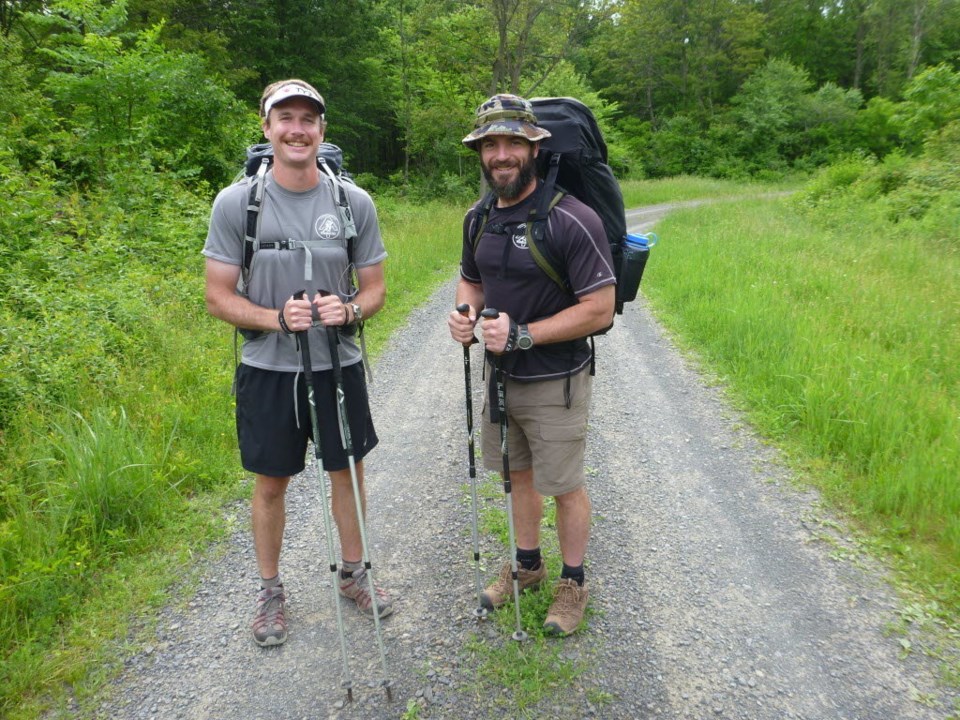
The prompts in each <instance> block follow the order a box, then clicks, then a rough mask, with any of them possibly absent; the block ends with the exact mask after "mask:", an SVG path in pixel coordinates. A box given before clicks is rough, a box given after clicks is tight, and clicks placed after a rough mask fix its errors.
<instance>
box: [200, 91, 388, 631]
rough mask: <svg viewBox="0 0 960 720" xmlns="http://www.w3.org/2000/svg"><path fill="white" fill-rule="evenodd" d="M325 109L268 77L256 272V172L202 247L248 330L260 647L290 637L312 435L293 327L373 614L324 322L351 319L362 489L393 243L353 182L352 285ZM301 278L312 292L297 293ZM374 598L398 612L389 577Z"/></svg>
mask: <svg viewBox="0 0 960 720" xmlns="http://www.w3.org/2000/svg"><path fill="white" fill-rule="evenodd" d="M325 112H326V106H325V104H324V101H323V98H322V97H321V95H320V93H318V92H317V90H316V89H315V88H313V87H312V86H311V85H309V84H308V83H306V82H303V81H302V80H296V79H292V80H283V81H280V82H275V83H272V84H271V85H268V86H267V88H266V89H265V90H264V92H263V96H262V97H261V99H260V117H261V127H262V130H263V134H264V136H265V137H266V139H267V140H268V141H269V142H270V143H271V144H272V146H273V152H274V160H273V164H272V166H271V168H270V170H269V171H268V172H267V173H266V175H265V177H264V179H263V183H264V185H263V188H262V189H263V200H262V208H261V212H260V213H259V215H260V217H259V230H258V240H259V243H260V245H259V249H258V250H256V252H255V254H254V257H253V259H252V262H250V264H249V283H247V282H246V278H243V281H242V282H241V269H242V267H241V266H242V265H243V263H244V252H245V232H246V221H247V208H248V189H249V186H248V183H246V182H239V183H236V184H233V185H231V186H229V187H227V188H225V189H224V190H222V191H221V192H220V193H219V195H218V196H217V198H216V200H215V201H214V203H213V209H212V212H211V216H210V227H209V232H208V235H207V239H206V243H205V245H204V249H203V254H204V255H205V256H206V303H207V310H208V311H209V312H210V314H211V315H213V316H214V317H217V318H219V319H221V320H224V321H226V322H227V323H230V324H231V325H233V326H235V327H236V328H238V329H239V331H240V334H242V335H243V336H244V342H243V350H242V354H241V360H240V364H239V365H238V367H237V369H236V377H235V389H236V421H237V437H238V441H239V445H240V459H241V463H242V465H243V468H244V469H245V470H247V471H248V472H251V473H253V474H254V490H253V503H252V525H253V540H254V547H255V550H256V556H257V566H258V569H259V572H260V590H259V593H258V596H257V604H256V612H255V615H254V620H253V637H254V640H255V641H256V643H257V644H258V645H261V646H266V645H279V644H281V643H283V642H284V641H285V640H286V638H287V622H286V617H285V615H284V604H285V602H286V593H285V591H284V587H283V582H282V580H281V578H280V567H279V561H280V549H281V545H282V542H283V531H284V524H285V518H286V515H285V505H284V497H285V493H286V489H287V485H288V484H289V482H290V477H291V476H293V475H296V474H298V473H300V472H301V471H302V470H303V469H304V467H305V453H306V448H307V439H308V438H310V437H311V425H310V412H309V407H308V403H307V393H306V388H305V384H304V376H303V372H302V362H301V356H300V352H299V346H298V341H297V338H296V335H295V334H296V333H301V332H307V333H309V336H308V337H309V347H310V351H311V357H312V360H313V362H312V363H311V364H312V369H313V375H314V387H315V388H316V390H315V392H316V405H317V416H318V418H319V425H320V428H319V429H320V437H321V443H320V445H321V449H322V456H323V466H324V468H325V469H326V470H327V471H328V473H329V476H330V482H331V487H332V493H331V494H332V502H331V506H332V514H333V518H334V520H335V521H336V525H337V530H338V534H339V539H340V552H341V556H342V565H341V569H340V574H339V591H340V594H341V595H344V596H346V597H348V598H350V599H352V600H354V601H355V602H356V604H357V607H358V608H359V609H360V610H361V611H363V612H365V613H367V614H369V615H371V616H372V615H373V602H372V601H371V597H370V591H369V585H370V583H369V582H368V578H366V577H364V574H365V570H364V566H363V563H362V559H363V558H362V546H361V535H360V525H359V518H358V517H357V515H358V514H357V512H356V503H355V501H354V497H353V490H352V479H351V473H350V470H349V463H348V458H347V455H346V453H345V451H344V449H343V447H342V443H341V436H340V431H339V426H338V416H337V406H336V398H335V392H334V380H333V378H332V370H331V368H332V363H331V355H330V350H329V344H328V342H327V336H326V328H328V327H338V328H339V327H341V326H346V327H342V328H341V333H340V335H341V339H340V346H339V348H340V356H341V362H342V365H343V381H344V387H345V389H344V393H345V396H346V402H347V407H348V410H349V412H348V415H349V420H350V429H351V433H352V437H353V444H354V450H355V458H356V472H357V476H358V481H359V485H358V487H359V488H360V497H361V498H362V499H363V498H364V492H363V457H364V456H365V455H366V454H367V453H368V452H369V451H370V450H371V449H373V448H374V446H376V444H377V441H378V440H377V434H376V431H375V430H374V427H373V421H372V419H371V416H370V407H369V403H368V399H367V390H366V385H365V381H364V366H363V361H362V356H361V353H360V351H359V349H358V347H357V343H356V340H355V332H356V330H355V326H356V325H357V323H359V322H360V321H362V320H366V319H368V318H369V317H370V316H372V315H374V314H375V313H376V312H377V311H378V310H380V308H381V307H383V303H384V297H385V295H386V289H385V284H384V274H383V261H384V259H385V258H386V256H387V253H386V250H385V249H384V246H383V242H382V239H381V237H380V228H379V225H378V222H377V214H376V209H375V208H374V205H373V202H372V200H371V199H370V196H369V195H367V193H365V192H364V191H362V190H360V189H359V188H356V187H355V186H353V185H350V184H348V183H343V188H344V189H345V191H346V193H347V196H348V198H349V202H350V208H351V209H352V213H353V219H354V221H355V223H356V230H357V238H356V240H355V243H354V248H353V264H354V265H355V267H356V274H357V279H358V282H357V284H358V286H359V289H358V291H357V292H356V294H351V293H352V292H353V288H352V285H351V283H350V280H349V278H350V268H349V263H348V253H347V250H346V248H345V245H344V237H345V233H344V229H343V227H341V225H342V223H341V215H340V214H339V213H338V209H337V205H336V189H335V188H334V187H333V183H332V181H331V179H330V178H329V177H327V176H326V175H324V174H323V173H322V172H320V170H319V168H318V165H317V158H316V156H317V150H318V147H319V145H320V143H321V142H322V141H323V138H324V132H325V130H326V126H327V123H326V120H325V117H324V114H325ZM265 245H266V246H267V247H264V246H265ZM238 282H241V284H240V285H239V286H238ZM304 289H305V290H306V294H305V296H304V297H303V299H295V298H294V295H295V294H297V293H298V291H300V290H304ZM320 291H323V294H321V292H320ZM328 293H329V294H328ZM376 605H377V606H378V608H379V617H384V616H386V615H389V614H390V613H391V612H392V611H393V603H392V599H391V598H390V596H389V595H388V594H387V593H386V592H385V591H383V590H382V589H380V588H377V603H376Z"/></svg>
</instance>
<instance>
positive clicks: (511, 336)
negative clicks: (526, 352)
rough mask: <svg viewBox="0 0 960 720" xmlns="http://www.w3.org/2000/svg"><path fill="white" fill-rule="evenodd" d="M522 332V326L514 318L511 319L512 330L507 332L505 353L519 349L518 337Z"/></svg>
mask: <svg viewBox="0 0 960 720" xmlns="http://www.w3.org/2000/svg"><path fill="white" fill-rule="evenodd" d="M519 334H520V328H519V327H518V326H517V323H516V322H514V320H513V319H511V320H510V331H509V332H508V333H507V343H506V345H504V346H503V351H504V352H505V353H508V352H513V351H514V350H516V349H517V337H518V336H519Z"/></svg>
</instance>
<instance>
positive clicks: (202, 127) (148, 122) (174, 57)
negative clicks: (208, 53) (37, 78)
mask: <svg viewBox="0 0 960 720" xmlns="http://www.w3.org/2000/svg"><path fill="white" fill-rule="evenodd" d="M159 31H160V28H159V27H157V28H152V29H150V30H146V31H143V32H141V33H139V35H138V36H137V38H136V42H135V43H134V44H133V45H132V46H131V47H126V46H125V44H124V43H123V42H122V41H121V40H120V39H119V38H118V37H116V36H112V35H106V36H103V35H96V34H93V33H89V32H88V33H86V34H85V35H83V37H82V43H80V44H77V45H65V46H62V47H59V48H57V49H54V50H52V51H51V54H52V55H53V56H54V57H55V59H56V61H57V64H58V65H59V66H60V67H62V68H64V69H63V70H58V71H55V72H52V73H51V74H50V75H49V76H48V78H47V81H46V87H47V89H48V90H49V92H50V93H51V95H52V96H53V98H54V101H55V103H56V106H57V107H58V108H59V109H60V110H61V112H62V114H63V115H64V116H65V117H67V118H68V119H69V129H70V131H71V134H72V135H73V136H74V137H75V141H73V142H65V146H64V147H63V150H62V152H63V154H64V157H63V159H62V161H63V162H64V163H65V164H67V165H69V166H71V167H72V169H73V175H74V178H75V179H76V180H78V181H81V182H87V183H99V182H103V181H104V179H105V175H106V174H107V173H108V172H110V170H111V169H112V168H120V167H123V168H124V170H125V169H126V166H127V165H128V164H129V163H139V162H142V161H143V160H144V159H148V160H149V162H150V164H151V166H152V167H153V168H155V169H158V170H164V171H167V172H171V173H172V174H173V175H174V176H175V177H179V178H183V179H186V178H194V177H199V178H202V179H204V180H206V181H208V182H211V183H214V184H222V183H224V182H226V181H227V180H228V179H229V178H230V177H231V176H232V175H233V174H235V172H236V167H237V158H240V157H242V155H241V152H242V148H243V145H244V144H245V141H246V140H247V139H248V138H249V137H250V135H251V132H250V131H251V128H253V127H255V125H254V121H253V119H252V118H249V117H248V118H246V120H247V123H246V124H245V123H244V122H240V120H241V119H243V113H242V111H241V110H240V108H239V105H238V103H237V102H236V100H235V99H234V98H233V96H232V95H231V94H230V93H229V91H228V90H227V89H226V88H225V87H224V86H223V85H222V83H219V82H218V81H217V79H216V78H214V77H211V76H209V75H208V74H207V71H206V67H205V62H204V59H203V57H202V56H199V55H188V54H184V53H174V52H171V51H168V50H166V49H164V48H163V47H162V45H160V43H159V42H158V35H159Z"/></svg>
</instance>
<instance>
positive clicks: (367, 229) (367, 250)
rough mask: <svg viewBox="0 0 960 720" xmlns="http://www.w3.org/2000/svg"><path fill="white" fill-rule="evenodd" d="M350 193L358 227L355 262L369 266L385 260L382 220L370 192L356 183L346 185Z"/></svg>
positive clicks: (355, 263) (354, 251)
mask: <svg viewBox="0 0 960 720" xmlns="http://www.w3.org/2000/svg"><path fill="white" fill-rule="evenodd" d="M344 187H346V188H347V192H348V193H349V200H350V210H351V211H352V212H353V221H354V223H355V224H356V228H357V243H356V246H355V247H354V249H353V262H354V265H356V266H357V267H369V266H371V265H376V264H377V263H380V262H383V261H384V260H385V259H386V257H387V249H386V247H384V244H383V236H382V235H381V234H380V221H379V219H378V218H377V208H376V206H375V205H374V204H373V199H372V198H371V197H370V195H369V193H367V192H366V190H363V189H362V188H358V187H356V186H355V185H346V183H344Z"/></svg>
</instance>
